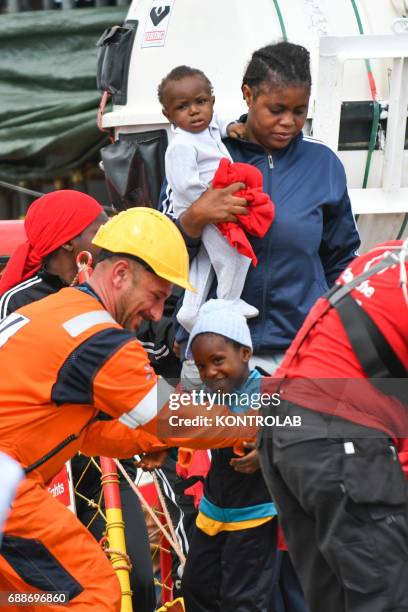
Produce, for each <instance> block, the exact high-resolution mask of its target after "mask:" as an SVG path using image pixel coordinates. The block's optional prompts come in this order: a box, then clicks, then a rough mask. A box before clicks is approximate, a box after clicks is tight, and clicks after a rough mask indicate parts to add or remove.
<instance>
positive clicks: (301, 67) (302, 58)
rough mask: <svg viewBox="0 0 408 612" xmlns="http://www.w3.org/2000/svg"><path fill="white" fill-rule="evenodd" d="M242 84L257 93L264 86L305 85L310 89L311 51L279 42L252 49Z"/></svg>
mask: <svg viewBox="0 0 408 612" xmlns="http://www.w3.org/2000/svg"><path fill="white" fill-rule="evenodd" d="M242 85H249V87H251V89H253V90H254V94H255V95H258V93H259V91H260V90H261V89H262V88H263V87H265V88H270V87H276V88H281V87H291V86H292V87H293V86H295V87H305V88H307V89H310V87H311V85H312V77H311V75H310V54H309V51H308V50H307V49H305V47H301V46H300V45H294V44H293V43H289V42H279V43H276V44H274V45H268V46H267V47H262V48H261V49H258V50H257V51H255V52H254V54H253V55H252V58H251V60H250V62H249V64H248V67H247V69H246V71H245V74H244V78H243V80H242Z"/></svg>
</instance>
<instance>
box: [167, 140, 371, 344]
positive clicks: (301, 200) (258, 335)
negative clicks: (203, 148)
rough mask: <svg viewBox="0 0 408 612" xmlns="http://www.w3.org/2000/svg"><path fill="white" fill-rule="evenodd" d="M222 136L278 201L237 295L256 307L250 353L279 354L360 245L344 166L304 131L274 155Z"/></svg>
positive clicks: (194, 243)
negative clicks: (255, 257)
mask: <svg viewBox="0 0 408 612" xmlns="http://www.w3.org/2000/svg"><path fill="white" fill-rule="evenodd" d="M224 142H225V144H226V146H227V148H228V150H229V152H230V154H231V157H232V159H233V160H234V161H237V162H244V163H249V164H252V165H253V166H256V167H257V168H258V169H259V170H260V171H261V172H262V175H263V190H264V191H265V192H266V193H268V194H269V196H270V197H271V199H272V201H273V202H274V204H275V219H274V222H273V223H272V225H271V228H270V229H269V230H268V232H267V234H266V235H265V236H264V237H263V238H256V237H253V236H249V240H250V242H251V244H252V246H253V248H254V250H255V253H256V255H257V257H258V265H257V266H256V267H253V266H251V267H250V269H249V271H248V274H247V279H246V283H245V286H244V291H243V293H242V298H243V299H244V300H246V301H247V302H249V303H250V304H252V305H253V306H256V308H258V309H259V313H260V314H259V316H258V317H256V318H255V319H250V320H249V321H248V324H249V327H250V330H251V335H252V341H253V346H254V353H255V354H258V355H259V354H262V353H270V352H271V351H277V352H282V351H284V350H286V349H287V347H288V346H289V345H290V343H291V342H292V340H293V338H294V337H295V335H296V333H297V331H298V330H299V328H300V327H301V325H302V323H303V321H304V319H305V318H306V315H307V314H308V312H309V310H310V309H311V307H312V306H313V304H314V303H315V301H316V300H317V298H319V297H320V296H321V295H322V294H323V293H324V292H325V291H326V290H327V289H328V288H329V287H330V286H331V285H332V284H333V283H334V281H335V280H336V278H337V277H338V276H339V274H340V273H341V272H342V271H343V270H344V268H345V267H346V266H347V265H348V263H349V262H350V261H351V260H352V259H353V258H354V257H355V256H356V252H357V249H358V247H359V245H360V239H359V235H358V231H357V228H356V225H355V222H354V217H353V215H352V212H351V206H350V199H349V196H348V193H347V184H346V176H345V172H344V168H343V165H342V163H341V161H340V160H339V158H338V157H337V155H336V154H335V153H334V152H333V151H332V150H331V149H330V148H329V147H327V146H326V145H324V144H323V143H322V142H320V141H317V140H315V139H313V138H309V137H306V136H303V134H302V133H300V134H299V135H298V136H297V137H296V138H294V140H293V141H292V142H291V143H290V144H289V145H288V146H287V147H285V148H284V149H276V150H275V151H274V152H273V154H272V155H268V154H267V153H266V152H265V150H264V149H263V147H261V146H260V145H258V144H255V143H251V142H248V141H246V140H242V139H232V138H227V139H226V140H225V141H224ZM162 193H164V190H163V191H162ZM163 208H165V204H163V203H162V209H163ZM167 212H169V211H167ZM188 242H189V241H188V239H187V243H188ZM188 246H191V247H197V241H192V242H191V243H190V244H188ZM211 297H212V296H211ZM177 339H178V340H180V339H181V338H180V336H179V335H178V336H177Z"/></svg>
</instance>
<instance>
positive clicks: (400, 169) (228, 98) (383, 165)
mask: <svg viewBox="0 0 408 612" xmlns="http://www.w3.org/2000/svg"><path fill="white" fill-rule="evenodd" d="M277 5H278V7H279V8H280V11H281V15H282V20H283V23H284V27H285V29H286V33H287V37H288V40H290V41H291V42H295V43H299V44H303V45H304V46H306V47H307V48H308V49H309V50H310V51H311V57H312V77H313V88H312V95H311V101H310V108H309V114H308V118H309V121H308V123H307V130H310V129H311V130H312V133H313V135H314V136H315V137H317V138H321V139H322V140H324V141H326V142H327V143H328V144H330V145H331V146H332V147H333V148H334V149H335V150H337V145H338V134H339V123H340V109H341V103H342V101H367V102H368V101H370V100H371V92H370V88H369V83H368V78H367V69H366V65H365V62H364V58H367V59H370V60H371V65H372V69H373V75H374V79H375V82H376V87H377V92H378V100H379V101H380V102H381V104H382V118H384V117H385V116H387V115H386V114H387V113H388V125H387V135H386V138H382V139H381V138H380V142H381V147H380V150H375V151H374V152H373V155H372V162H371V168H370V174H369V180H368V185H367V189H365V190H362V189H361V187H362V183H363V176H364V169H365V164H366V159H367V150H365V151H364V150H360V151H340V152H339V156H340V158H341V159H342V161H343V163H344V165H345V168H346V173H347V177H348V184H349V188H350V196H351V200H352V205H353V209H354V211H355V213H357V214H360V215H361V216H360V218H359V227H360V230H361V232H362V236H363V239H364V247H368V246H369V245H371V244H373V243H375V242H378V241H380V240H385V239H389V238H395V237H396V236H397V235H398V233H400V231H401V227H402V226H403V221H404V219H405V214H406V213H407V212H408V151H406V150H405V151H404V148H403V147H404V139H405V138H404V137H405V123H406V118H407V107H408V59H407V58H408V20H407V19H405V18H404V16H405V15H408V0H355V6H356V7H357V9H358V11H359V16H360V19H361V24H362V26H363V29H364V34H365V35H364V36H362V35H360V34H359V28H358V23H357V19H356V15H355V12H354V10H353V4H352V1H351V0H277V2H276V1H275V0H252V2H248V0H133V2H132V5H131V7H130V9H129V13H128V16H127V21H128V22H132V21H138V27H137V32H136V36H135V40H134V43H133V50H132V56H131V61H130V67H129V75H128V95H127V103H126V104H125V105H123V106H120V105H116V106H114V107H113V109H112V111H111V112H106V113H105V115H104V116H103V120H102V121H103V127H106V128H108V127H109V128H115V136H116V138H118V137H119V136H120V134H125V133H131V132H146V131H148V130H157V129H160V128H164V127H166V126H167V127H168V123H167V121H166V120H165V118H164V117H163V115H162V113H161V107H160V105H159V102H158V100H157V95H156V92H157V85H158V84H159V82H160V80H161V79H162V78H163V76H164V75H165V74H166V73H167V72H169V71H170V70H171V69H172V68H173V67H174V66H176V65H178V64H188V65H190V66H194V67H198V68H200V69H202V70H203V71H204V72H205V73H206V74H207V75H208V76H209V78H210V80H211V81H212V83H213V85H214V90H215V96H216V108H217V112H218V113H219V114H220V115H223V116H231V117H232V118H235V117H238V116H239V115H240V114H241V113H243V112H245V110H246V109H245V105H244V102H243V100H242V95H241V93H240V87H241V80H242V75H243V72H244V69H245V66H246V63H247V62H248V60H249V59H250V56H251V54H252V52H253V51H254V50H255V49H257V48H258V47H260V46H262V45H264V44H268V43H270V42H273V41H277V40H279V39H282V29H281V25H280V22H279V19H278V12H277ZM152 15H153V17H152ZM153 22H156V23H153ZM407 234H408V224H407V226H406V227H405V231H404V236H406V235H407Z"/></svg>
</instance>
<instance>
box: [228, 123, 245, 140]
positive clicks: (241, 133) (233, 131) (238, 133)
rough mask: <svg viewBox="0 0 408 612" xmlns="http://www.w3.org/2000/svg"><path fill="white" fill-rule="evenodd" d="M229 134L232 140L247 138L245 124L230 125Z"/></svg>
mask: <svg viewBox="0 0 408 612" xmlns="http://www.w3.org/2000/svg"><path fill="white" fill-rule="evenodd" d="M227 134H228V136H229V137H230V138H245V134H246V126H245V123H230V124H229V126H228V127H227Z"/></svg>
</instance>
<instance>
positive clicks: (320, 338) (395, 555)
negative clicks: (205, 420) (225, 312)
mask: <svg viewBox="0 0 408 612" xmlns="http://www.w3.org/2000/svg"><path fill="white" fill-rule="evenodd" d="M407 269H408V240H407V241H405V243H404V244H403V243H402V242H401V241H394V242H390V243H385V244H383V245H379V246H377V247H375V248H374V249H372V250H371V251H369V252H368V253H366V254H365V255H363V256H361V257H358V258H357V259H355V260H354V261H353V262H352V263H351V264H350V265H349V266H348V267H347V268H346V269H345V271H344V272H343V274H342V275H341V276H340V278H339V280H338V281H337V285H336V286H335V287H334V288H333V289H332V290H330V292H329V293H328V294H326V296H324V297H323V298H321V299H320V300H318V301H317V302H316V304H315V306H314V307H313V309H312V311H311V312H310V314H309V316H308V317H307V319H306V321H305V323H304V325H303V327H302V328H301V329H300V331H299V333H298V335H297V336H296V338H295V340H294V342H293V344H292V345H291V347H290V349H289V350H288V352H287V354H286V356H285V359H284V361H283V362H282V364H281V366H280V368H279V369H278V371H277V372H276V377H277V378H280V379H283V380H280V381H279V383H278V384H279V385H280V391H281V400H282V401H281V404H280V405H279V406H278V407H277V409H276V412H275V414H274V416H275V418H279V419H280V420H281V422H282V421H283V419H285V418H288V417H289V419H291V422H292V423H294V418H295V417H296V418H297V419H299V418H300V419H301V426H297V427H275V428H269V427H266V426H265V424H264V428H263V430H262V435H261V437H260V442H259V446H260V455H261V464H262V468H263V472H264V477H265V480H266V482H267V484H268V486H269V489H270V491H271V493H272V496H273V498H274V501H275V503H276V504H277V506H278V509H279V518H280V521H281V525H282V528H283V532H284V535H285V539H286V542H287V544H288V549H289V553H290V556H291V559H292V562H293V564H294V566H295V569H296V572H297V574H298V576H299V578H300V581H301V584H302V587H303V590H304V593H305V597H306V600H307V603H308V605H309V608H310V611H311V612H328V611H329V610H330V611H333V612H385V610H395V611H397V610H398V611H399V612H406V611H408V484H407V481H406V478H405V476H404V471H406V467H407V465H406V464H407V463H408V453H407V450H408V449H407V440H406V438H407V437H408V386H407V383H408V381H407V369H408V290H407ZM267 414H268V411H266V412H265V413H264V416H267ZM270 416H272V415H270ZM404 464H405V465H404ZM404 468H405V470H404Z"/></svg>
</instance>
